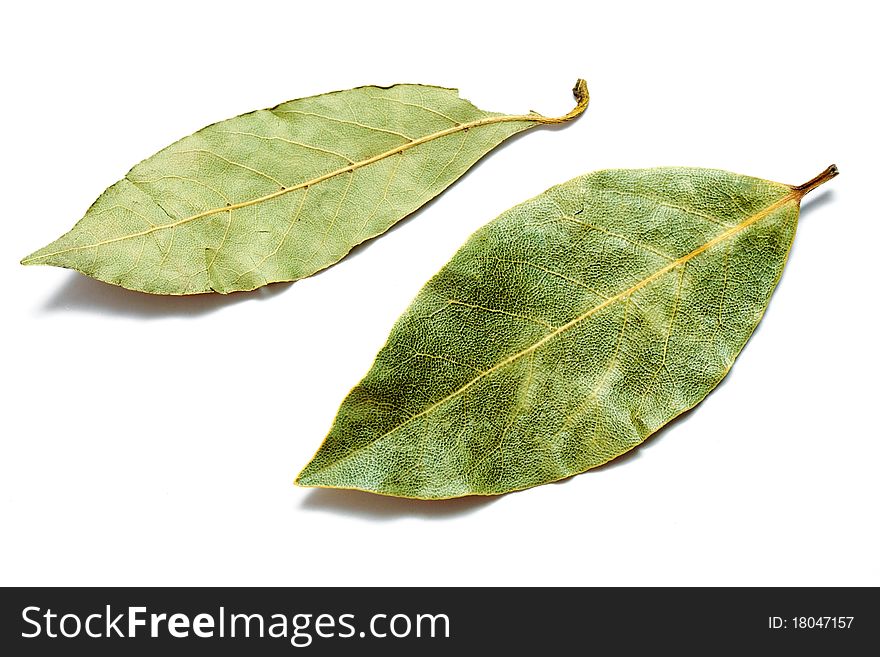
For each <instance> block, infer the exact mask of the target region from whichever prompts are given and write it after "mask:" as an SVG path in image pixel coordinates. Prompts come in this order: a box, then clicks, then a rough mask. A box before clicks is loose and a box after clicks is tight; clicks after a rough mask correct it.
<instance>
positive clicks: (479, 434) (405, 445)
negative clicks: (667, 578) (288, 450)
mask: <svg viewBox="0 0 880 657" xmlns="http://www.w3.org/2000/svg"><path fill="white" fill-rule="evenodd" d="M836 174H837V169H836V167H833V166H832V167H829V169H827V170H826V171H825V172H823V173H822V174H821V175H819V176H817V177H816V178H814V179H813V180H811V181H810V182H808V183H806V184H804V185H801V186H797V187H792V186H789V185H783V184H779V183H774V182H770V181H766V180H761V179H757V178H751V177H747V176H742V175H737V174H733V173H729V172H726V171H718V170H711V169H696V168H659V169H644V170H608V171H598V172H595V173H590V174H587V175H585V176H581V177H579V178H575V179H573V180H570V181H569V182H566V183H563V184H561V185H558V186H556V187H553V188H551V189H549V190H548V191H546V192H545V193H543V194H541V195H539V196H537V197H535V198H533V199H531V200H530V201H526V202H525V203H523V204H521V205H518V206H516V207H514V208H512V209H510V210H508V211H507V212H505V213H503V214H502V215H501V216H499V217H498V218H497V219H495V220H494V221H492V222H490V223H489V224H487V225H486V226H485V227H483V228H482V229H481V230H479V231H477V232H476V233H475V234H474V235H473V236H471V238H470V239H469V240H468V241H467V242H466V243H465V244H464V246H462V247H461V249H460V250H459V251H458V253H456V254H455V256H454V257H453V258H452V260H451V261H450V262H449V263H448V264H447V265H446V266H444V267H443V269H441V270H440V272H439V273H438V274H437V275H436V276H434V277H433V278H432V279H431V280H430V281H429V282H428V283H427V285H425V287H424V288H423V289H422V290H421V292H420V293H419V294H418V296H417V297H416V299H415V300H414V301H413V303H412V305H411V306H410V307H409V308H408V309H407V310H406V311H405V312H404V314H403V315H402V316H401V317H400V319H399V320H398V321H397V323H396V324H395V326H394V328H393V329H392V331H391V335H390V336H389V338H388V341H387V343H386V344H385V346H384V347H383V348H382V350H381V351H380V353H379V355H378V356H377V357H376V361H375V363H374V364H373V366H372V368H371V369H370V371H369V372H368V373H367V375H366V376H365V377H364V379H363V380H362V381H361V382H360V383H359V384H358V385H357V386H356V387H355V388H354V389H353V390H352V391H351V393H350V394H349V395H348V397H347V398H346V399H345V401H344V402H343V403H342V406H341V408H340V409H339V413H338V415H337V417H336V420H335V422H334V424H333V427H332V428H331V430H330V433H329V435H328V436H327V438H326V439H325V441H324V443H323V444H322V445H321V447H320V449H319V450H318V452H317V454H316V455H315V456H314V458H313V459H312V460H311V462H309V463H308V465H307V466H306V467H305V469H304V470H303V471H302V472H301V473H300V475H299V477H298V478H297V483H298V484H300V485H303V486H318V487H333V488H348V489H359V490H365V491H371V492H375V493H381V494H384V495H395V496H401V497H412V498H420V499H443V498H450V497H460V496H464V495H495V494H501V493H506V492H509V491H515V490H521V489H524V488H529V487H531V486H536V485H539V484H544V483H548V482H551V481H557V480H559V479H563V478H565V477H569V476H571V475H575V474H578V473H581V472H584V471H586V470H589V469H590V468H593V467H596V466H598V465H601V464H603V463H605V462H607V461H609V460H611V459H613V458H615V457H617V456H619V455H621V454H623V453H624V452H627V451H628V450H630V449H632V448H634V447H636V446H637V445H639V444H640V443H642V442H643V441H644V440H645V439H646V438H648V436H650V435H651V434H652V433H654V432H655V431H657V430H658V429H659V428H660V427H662V426H663V425H664V424H666V423H667V422H669V421H670V420H672V419H673V418H675V417H676V416H678V415H680V414H681V413H683V412H684V411H686V410H688V409H690V408H692V407H693V406H695V405H696V404H697V403H699V402H700V401H701V400H702V399H703V398H704V397H705V396H706V395H707V394H708V393H709V392H710V391H711V390H712V389H713V388H714V387H715V386H716V385H717V384H718V383H719V382H720V381H721V379H722V378H724V376H725V375H726V374H727V372H728V370H729V369H730V367H731V366H732V365H733V361H734V359H735V358H736V356H737V355H738V354H739V352H740V350H741V349H742V348H743V346H744V345H745V343H746V341H747V340H748V338H749V336H750V335H751V334H752V332H753V331H754V330H755V327H756V326H757V324H758V322H759V321H760V320H761V317H762V316H763V314H764V311H765V309H766V307H767V303H768V302H769V300H770V295H771V294H772V292H773V290H774V288H775V287H776V283H777V282H778V280H779V277H780V275H781V274H782V269H783V267H784V265H785V260H786V258H787V256H788V252H789V248H790V246H791V243H792V239H793V238H794V234H795V229H796V226H797V220H798V214H799V210H800V200H801V198H802V197H803V195H804V194H805V193H807V192H808V191H810V190H811V189H813V188H814V187H816V186H818V185H819V184H821V183H823V182H825V181H826V180H828V179H830V178H832V177H833V176H835V175H836Z"/></svg>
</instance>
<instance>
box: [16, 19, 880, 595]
mask: <svg viewBox="0 0 880 657" xmlns="http://www.w3.org/2000/svg"><path fill="white" fill-rule="evenodd" d="M870 7H871V5H870V4H869V3H852V5H850V6H847V5H846V4H845V3H840V2H823V3H807V2H796V3H774V2H754V3H749V2H741V1H736V2H725V3H694V4H693V5H682V4H678V5H676V4H675V3H669V2H660V3H644V4H639V3H635V4H632V3H626V2H603V3H595V4H593V3H587V2H583V1H579V2H562V1H555V2H534V1H532V2H527V3H521V4H519V3H515V2H503V3H487V2H479V3H478V2H467V3H451V4H450V3H419V2H413V1H409V2H403V3H399V4H391V3H386V4H382V3H378V2H360V3H348V6H346V3H339V2H311V3H304V2H296V3H294V2H283V3H282V2H278V3H261V2H255V1H249V2H227V3H220V2H211V3H204V4H196V3H185V2H180V1H176V2H170V3H164V2H155V1H154V2H148V3H112V4H108V5H107V6H97V5H92V6H86V3H58V4H54V5H53V4H47V3H41V2H28V3H14V4H13V3H7V4H6V5H4V9H3V13H4V15H3V17H2V23H3V32H4V34H3V38H2V39H0V50H2V52H0V55H2V57H0V60H2V61H3V86H2V94H3V102H2V110H0V111H2V125H3V136H2V145H3V146H2V155H0V158H2V161H0V166H2V178H0V180H2V187H3V197H4V203H3V212H2V225H3V236H2V239H0V277H2V279H0V280H2V281H3V297H4V301H5V302H4V305H3V311H2V313H3V315H2V325H0V331H2V341H0V345H2V346H0V348H2V397H0V399H2V413H0V422H2V455H0V513H2V539H0V583H2V584H4V585H12V584H18V585H38V584H40V585H48V584H94V585H99V584H110V585H165V584H169V585H170V584H178V585H306V584H311V585H324V584H327V585H330V584H339V585H341V584H389V585H390V584H403V585H429V584H439V585H452V584H478V585H489V584H528V585H533V584H534V585H537V584H546V585H566V584H578V585H630V584H647V585H658V584H673V585H678V584H682V585H684V584H695V585H725V584H726V585H865V584H872V585H880V567H878V560H877V555H878V553H880V541H878V538H880V534H878V514H877V503H878V497H880V496H878V476H877V472H878V462H880V442H878V430H877V421H876V414H877V407H878V399H877V392H878V386H877V372H878V371H880V363H878V356H877V349H878V346H877V345H878V341H877V329H876V326H877V323H876V316H877V302H878V296H877V287H876V285H875V282H874V281H875V280H876V272H877V266H878V262H877V257H876V246H875V245H876V244H877V240H878V238H880V230H878V226H880V218H878V216H877V210H876V203H877V200H876V189H877V176H878V166H877V161H878V149H877V146H878V144H877V132H878V129H877V107H878V95H877V90H876V89H877V86H876V79H877V74H876V69H877V63H878V53H877V50H876V47H875V46H874V45H871V44H873V43H876V34H875V33H874V27H875V26H876V16H873V17H872V16H870V15H869V14H864V13H863V12H871V11H872V9H870ZM578 77H584V78H586V79H587V80H588V82H589V86H590V91H591V94H592V103H591V105H590V108H589V109H588V110H587V112H586V114H585V115H584V116H582V117H581V118H580V119H579V120H578V121H577V122H575V123H573V124H571V125H569V126H568V127H565V128H564V129H555V130H551V129H536V130H533V131H531V132H529V133H528V134H527V135H525V136H523V137H522V138H518V139H515V140H513V142H511V143H509V144H507V145H506V146H504V147H502V148H500V149H499V150H497V151H495V152H494V153H492V154H490V155H489V156H488V157H486V158H485V159H484V160H483V161H482V162H481V163H480V164H479V165H478V166H476V167H475V168H474V169H473V170H472V171H471V172H470V173H468V174H467V175H466V176H465V177H464V178H462V179H461V180H460V181H459V182H458V183H457V184H455V185H454V186H453V187H452V188H451V189H449V190H448V191H447V192H446V193H445V194H443V195H442V196H441V197H440V198H439V199H437V200H436V201H435V202H433V203H431V204H429V206H428V207H427V208H425V209H424V210H423V211H420V212H417V213H416V214H415V215H414V216H413V217H411V218H410V219H408V220H406V221H403V222H402V223H401V224H399V225H398V226H397V227H396V228H394V229H393V230H391V231H390V232H389V233H388V234H387V235H385V236H384V237H381V238H379V239H377V240H374V241H373V242H371V243H369V244H367V245H365V246H364V247H362V248H359V249H357V251H356V252H355V253H354V254H353V255H352V256H351V257H349V258H347V259H345V260H343V261H342V262H341V263H340V264H338V265H337V266H334V267H332V268H330V269H329V270H327V271H325V272H323V273H321V274H319V275H317V276H315V277H313V278H311V279H308V280H304V281H300V282H298V283H295V284H293V285H289V284H282V285H275V286H271V287H270V288H268V289H263V290H262V291H259V292H256V293H250V294H235V295H231V296H229V297H221V296H219V295H213V296H203V297H198V298H158V297H150V296H148V295H143V294H139V293H134V292H129V291H126V290H122V289H119V288H114V287H111V286H108V285H105V284H102V283H98V282H95V281H92V280H90V279H87V278H85V277H83V276H81V275H79V274H76V273H73V272H69V271H66V270H61V269H56V268H48V267H27V268H25V267H21V266H20V265H19V264H18V261H19V260H20V259H21V258H22V257H23V256H25V255H27V254H28V253H30V252H31V251H33V250H35V249H36V248H38V247H41V246H43V245H44V244H46V243H48V242H49V241H51V240H53V239H54V238H56V237H57V236H58V235H60V234H61V233H63V232H65V231H66V230H68V229H69V228H70V227H71V226H72V225H73V223H74V222H75V221H76V220H77V219H78V218H79V217H80V216H81V215H82V213H83V212H84V211H85V210H86V208H87V207H88V206H89V205H90V203H91V202H92V200H94V198H95V197H96V196H97V195H98V194H99V193H100V192H101V191H102V190H103V189H104V188H105V187H106V186H108V185H109V184H111V183H113V182H114V181H116V180H117V179H119V178H120V177H122V175H123V174H124V173H125V172H126V171H127V170H128V168H129V167H130V166H131V165H133V164H134V163H136V162H138V161H139V160H141V159H142V158H144V157H146V156H148V155H150V154H151V153H153V152H155V151H157V150H159V149H160V148H162V147H163V146H165V145H167V144H168V143H170V142H171V141H174V140H176V139H178V138H179V137H181V136H183V135H186V134H189V133H191V132H193V131H194V130H196V129H198V128H200V127H202V126H204V125H206V124H208V123H211V122H214V121H217V120H220V119H224V118H228V117H231V116H234V115H236V114H240V113H242V112H245V111H249V110H252V109H256V108H260V107H266V106H270V105H274V104H276V103H278V102H281V101H283V100H286V99H289V98H296V97H301V96H308V95H312V94H316V93H321V92H325V91H330V90H334V89H344V88H349V87H352V86H357V85H363V84H382V85H387V84H392V83H394V82H423V83H430V84H438V85H445V86H457V87H459V88H460V89H461V92H462V95H463V96H464V97H466V98H469V99H470V100H472V101H474V102H475V103H476V104H477V105H478V106H480V107H483V108H486V109H489V110H496V111H504V112H511V113H519V112H523V111H526V110H529V109H535V110H537V111H539V112H542V113H544V114H554V115H557V114H562V113H564V112H566V111H567V110H568V109H570V107H571V106H572V99H571V96H570V92H569V89H570V88H571V86H572V84H573V83H574V81H575V79H576V78H578ZM832 162H836V163H837V164H838V165H839V166H840V169H841V172H842V175H841V176H840V177H838V178H836V179H835V180H834V181H832V182H831V183H829V184H828V185H826V186H825V187H823V188H822V189H821V190H820V191H818V192H814V193H813V194H811V195H810V197H808V199H807V200H806V203H805V206H804V209H803V215H802V221H801V225H800V229H799V232H798V235H797V239H796V242H795V247H794V251H793V253H792V256H791V259H790V261H789V264H788V267H787V269H786V272H785V275H784V277H783V280H782V282H781V284H780V286H779V288H778V290H777V292H776V295H775V296H774V298H773V301H772V303H771V305H770V309H769V311H768V312H767V315H766V317H765V319H764V322H763V323H762V324H761V326H760V328H759V330H758V331H757V333H756V334H755V335H754V337H753V338H752V340H751V341H750V342H749V344H748V346H747V347H746V349H745V350H744V352H743V353H742V355H741V356H740V358H739V360H738V361H737V363H736V365H735V367H734V368H733V370H732V371H731V373H730V375H729V377H728V378H727V379H726V380H725V382H724V383H723V384H722V385H721V386H720V387H719V388H718V389H717V390H716V391H715V392H713V393H712V394H711V395H710V396H709V397H708V398H707V399H706V401H705V402H704V403H702V404H701V405H700V406H699V407H698V408H697V409H696V410H695V411H694V412H692V413H689V414H687V415H686V416H685V417H684V418H683V419H681V420H679V421H676V422H674V423H673V425H672V426H670V427H669V428H667V429H666V430H663V431H661V432H660V433H659V434H658V435H656V436H655V437H653V438H652V439H650V440H649V441H648V442H647V443H646V444H645V445H644V446H643V447H641V448H639V449H637V450H636V451H635V452H634V453H632V454H630V455H629V456H626V457H624V458H622V459H620V460H619V461H618V462H615V463H613V464H611V465H609V466H606V467H602V468H600V469H598V470H596V471H594V472H589V473H586V474H583V475H580V476H577V477H574V478H573V479H571V480H568V481H566V482H564V483H561V484H557V485H548V486H542V487H539V488H536V489H532V490H529V491H525V492H520V493H515V494H511V495H506V496H503V497H500V498H492V499H464V500H456V501H450V502H438V503H430V502H415V501H406V500H397V499H391V498H382V497H378V496H373V495H370V494H364V493H357V492H341V491H326V490H324V491H322V490H317V491H316V490H309V489H303V488H297V487H294V486H293V484H292V481H293V478H294V476H295V475H296V474H297V472H298V471H299V469H300V468H301V467H302V466H303V465H304V464H305V463H306V462H307V461H308V459H309V458H310V457H311V456H312V454H313V453H314V451H315V450H316V448H317V447H318V445H319V444H320V442H321V440H322V439H323V437H324V435H325V433H326V431H327V430H328V428H329V426H330V424H331V421H332V420H333V416H334V414H335V412H336V409H337V407H338V405H339V403H340V401H341V400H342V399H343V397H344V396H345V394H346V393H347V392H348V390H349V389H350V388H351V387H352V386H353V385H354V384H355V383H357V381H358V380H359V379H360V377H361V376H362V375H363V374H364V373H365V372H366V370H367V369H368V367H369V366H370V363H371V362H372V359H373V357H374V355H375V353H376V352H377V351H378V349H379V348H380V347H381V346H382V344H383V342H384V340H385V338H386V336H387V333H388V331H389V329H390V327H391V325H392V324H393V322H394V321H395V319H396V318H397V316H398V315H399V314H400V313H401V312H402V311H403V309H404V308H405V307H406V306H407V305H408V304H409V302H410V300H411V299H412V297H413V296H414V295H415V294H416V292H417V291H418V290H419V288H420V287H421V285H422V284H423V283H424V282H425V281H426V280H427V279H428V278H429V277H430V275H432V274H433V273H434V272H435V271H436V270H437V269H439V268H440V267H441V266H442V265H443V263H444V262H445V261H446V260H447V259H448V258H449V257H450V256H451V255H452V253H453V252H454V251H455V250H456V249H457V248H458V246H459V245H460V244H461V243H462V242H463V241H464V240H465V239H466V238H467V236H468V235H469V234H470V233H472V232H473V231H474V230H476V229H477V228H478V227H479V226H481V225H482V224H483V223H485V222H486V221H488V220H490V219H492V218H493V217H495V216H496V215H498V214H499V213H500V212H501V211H503V210H505V209H506V208H508V207H510V206H511V205H513V204H515V203H517V202H519V201H522V200H524V199H526V198H528V197H531V196H533V195H535V194H538V193H540V192H541V191H543V190H544V189H546V188H547V187H549V186H551V185H553V184H555V183H558V182H561V181H564V180H567V179H569V178H571V177H573V176H576V175H579V174H582V173H585V172H587V171H591V170H594V169H599V168H606V167H645V166H658V165H693V166H704V167H718V168H723V169H729V170H733V171H737V172H740V173H747V174H751V175H755V176H760V177H764V178H769V179H773V180H777V181H780V182H787V183H791V184H797V183H801V182H804V181H806V180H807V179H808V178H810V177H812V176H813V175H814V174H816V173H818V172H819V171H821V170H822V169H823V168H824V167H825V166H826V165H828V164H830V163H832Z"/></svg>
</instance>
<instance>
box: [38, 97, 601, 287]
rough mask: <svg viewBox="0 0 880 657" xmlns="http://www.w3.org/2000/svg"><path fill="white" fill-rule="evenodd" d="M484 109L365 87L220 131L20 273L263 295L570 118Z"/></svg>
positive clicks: (117, 189)
mask: <svg viewBox="0 0 880 657" xmlns="http://www.w3.org/2000/svg"><path fill="white" fill-rule="evenodd" d="M573 91H574V95H575V99H576V100H577V106H576V107H575V108H574V109H573V110H572V111H571V112H569V113H568V114H566V115H564V116H561V117H558V118H553V117H545V116H541V115H540V114H537V113H534V112H532V113H529V114H525V115H506V114H497V113H494V112H486V111H484V110H481V109H478V108H477V107H475V106H474V105H472V104H471V103H470V102H468V101H467V100H464V99H462V98H459V97H458V93H457V91H456V90H455V89H445V88H441V87H431V86H424V85H415V84H398V85H394V86H392V87H388V88H383V87H359V88H356V89H349V90H347V91H337V92H333V93H328V94H323V95H320V96H313V97H309V98H301V99H298V100H292V101H289V102H286V103H282V104H281V105H278V106H276V107H273V108H271V109H267V110H258V111H256V112H251V113H249V114H243V115H241V116H237V117H235V118H232V119H229V120H226V121H221V122H219V123H215V124H213V125H210V126H208V127H206V128H203V129H202V130H199V131H198V132H196V133H194V134H192V135H190V136H188V137H184V138H183V139H181V140H180V141H178V142H176V143H174V144H172V145H171V146H169V147H167V148H165V149H164V150H162V151H159V152H158V153H156V154H155V155H153V156H152V157H150V158H148V159H146V160H144V161H143V162H141V163H140V164H138V165H136V166H135V167H134V168H132V169H131V171H129V172H128V173H127V174H126V176H125V177H124V178H123V179H122V180H120V181H119V182H117V183H116V184H114V185H112V186H110V187H109V188H108V189H107V190H106V191H104V193H103V194H102V195H101V196H100V197H99V198H98V200H97V201H95V203H94V204H93V205H92V206H91V207H90V208H89V210H88V211H87V212H86V215H85V216H84V217H83V218H82V219H81V220H80V221H79V222H78V223H77V224H76V225H75V226H74V228H73V229H72V230H71V231H70V232H68V233H67V234H65V235H64V236H62V237H61V238H60V239H58V240H56V241H55V242H52V243H51V244H49V245H48V246H46V247H44V248H42V249H40V250H39V251H36V252H35V253H33V254H31V255H29V256H28V257H26V258H25V259H24V260H22V264H26V265H37V264H42V265H55V266H58V267H67V268H70V269H75V270H78V271H80V272H82V273H84V274H87V275H89V276H93V277H94V278H97V279H99V280H102V281H105V282H107V283H112V284H115V285H121V286H122V287H126V288H129V289H132V290H139V291H142V292H149V293H153V294H198V293H202V292H212V291H213V292H221V293H227V292H233V291H237V290H252V289H254V288H257V287H260V286H262V285H266V284H268V283H272V282H277V281H293V280H298V279H300V278H304V277H306V276H310V275H311V274H314V273H315V272H317V271H319V270H321V269H324V268H325V267H328V266H329V265H331V264H333V263H335V262H337V261H338V260H340V259H341V258H342V257H343V256H345V255H346V254H347V253H348V252H349V251H350V250H351V249H352V248H353V247H354V246H356V245H357V244H359V243H361V242H363V241H365V240H367V239H370V238H371V237H375V236H376V235H379V234H381V233H383V232H385V231H386V230H387V229H388V228H390V227H391V226H392V225H393V224H395V223H396V222H397V221H399V220H400V219H402V218H404V217H405V216H407V215H408V214H411V213H412V212H414V211H415V210H417V209H418V208H419V207H421V206H422V205H424V204H425V203H427V202H428V201H429V200H431V199H432V198H433V197H435V196H436V195H437V194H439V193H440V192H442V191H443V190H444V189H446V188H447V187H448V186H449V185H451V184H452V183H453V182H455V180H457V179H458V178H460V177H461V176H462V175H463V174H464V173H465V172H466V171H467V170H468V169H469V168H470V167H471V166H472V165H473V164H474V163H475V162H477V160H479V159H480V158H481V157H482V156H483V155H485V154H486V153H488V152H489V151H491V150H492V149H493V148H495V147H496V146H498V145H499V144H500V143H501V142H503V141H504V140H505V139H507V138H508V137H511V136H512V135H514V134H516V133H518V132H522V131H523V130H528V129H529V128H532V127H535V126H537V125H542V124H555V123H564V122H566V121H569V120H571V119H573V118H575V117H577V116H579V115H580V114H582V113H583V111H584V109H586V106H587V103H588V102H589V94H588V92H587V86H586V83H585V82H584V81H583V80H578V82H577V84H576V85H575V88H574V90H573Z"/></svg>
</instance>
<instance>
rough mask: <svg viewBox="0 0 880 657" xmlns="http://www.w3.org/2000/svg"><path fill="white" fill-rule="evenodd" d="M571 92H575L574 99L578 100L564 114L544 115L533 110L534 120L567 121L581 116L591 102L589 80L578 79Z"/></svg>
mask: <svg viewBox="0 0 880 657" xmlns="http://www.w3.org/2000/svg"><path fill="white" fill-rule="evenodd" d="M571 93H572V94H574V99H575V100H576V101H577V105H575V106H574V108H573V109H572V110H571V111H570V112H569V113H568V114H565V115H564V116H557V117H554V116H542V115H541V114H538V113H537V112H533V115H534V116H532V117H530V118H534V120H536V121H539V122H541V123H565V122H566V121H571V120H572V119H573V118H575V117H576V116H580V115H581V114H583V113H584V110H585V109H587V105H589V104H590V91H589V90H588V89H587V81H586V80H581V79H578V81H577V82H575V83H574V89H572V90H571Z"/></svg>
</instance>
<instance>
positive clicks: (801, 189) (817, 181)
mask: <svg viewBox="0 0 880 657" xmlns="http://www.w3.org/2000/svg"><path fill="white" fill-rule="evenodd" d="M838 174H840V170H839V169H838V168H837V165H836V164H832V165H831V166H830V167H828V168H827V169H825V171H823V172H822V173H820V174H819V175H818V176H816V177H815V178H812V179H810V180H808V181H807V182H805V183H804V184H803V185H797V186H795V187H792V190H794V191H795V192H796V193H797V194H798V196H804V195H805V194H807V193H808V192H811V191H813V190H814V189H816V188H817V187H818V186H819V185H822V184H824V183H826V182H828V181H829V180H831V179H832V178H834V177H835V176H837V175H838Z"/></svg>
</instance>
